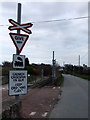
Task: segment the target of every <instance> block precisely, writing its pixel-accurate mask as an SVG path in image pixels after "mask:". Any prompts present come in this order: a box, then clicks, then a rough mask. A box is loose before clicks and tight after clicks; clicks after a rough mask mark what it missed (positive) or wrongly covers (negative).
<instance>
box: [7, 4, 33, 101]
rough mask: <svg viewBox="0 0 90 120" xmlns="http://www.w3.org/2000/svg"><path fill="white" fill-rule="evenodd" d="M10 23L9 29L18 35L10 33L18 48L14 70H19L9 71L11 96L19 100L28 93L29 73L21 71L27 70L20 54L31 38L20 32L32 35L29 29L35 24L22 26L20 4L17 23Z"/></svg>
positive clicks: (23, 58) (14, 57)
mask: <svg viewBox="0 0 90 120" xmlns="http://www.w3.org/2000/svg"><path fill="white" fill-rule="evenodd" d="M9 22H10V23H11V24H12V25H13V26H9V28H8V29H9V30H11V31H12V30H17V33H9V35H10V37H11V39H12V41H13V43H14V44H15V47H16V54H14V55H13V68H16V69H17V70H11V71H9V95H15V99H16V100H18V99H19V95H20V94H26V93H27V71H26V70H19V69H23V68H25V56H24V55H20V52H21V51H22V49H23V47H24V45H25V43H26V41H27V40H28V38H29V36H28V35H26V34H20V30H22V31H24V32H26V33H28V34H32V32H31V30H29V29H28V28H29V27H32V25H33V24H32V23H27V24H21V3H18V15H17V22H16V21H14V20H12V19H9Z"/></svg>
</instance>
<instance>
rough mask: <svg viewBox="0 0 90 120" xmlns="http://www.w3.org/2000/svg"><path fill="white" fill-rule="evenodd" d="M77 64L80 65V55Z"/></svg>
mask: <svg viewBox="0 0 90 120" xmlns="http://www.w3.org/2000/svg"><path fill="white" fill-rule="evenodd" d="M78 65H79V67H80V55H79V61H78Z"/></svg>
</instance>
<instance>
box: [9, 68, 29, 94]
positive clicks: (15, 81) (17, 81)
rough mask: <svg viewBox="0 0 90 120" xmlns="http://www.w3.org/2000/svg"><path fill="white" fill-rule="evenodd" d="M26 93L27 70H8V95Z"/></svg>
mask: <svg viewBox="0 0 90 120" xmlns="http://www.w3.org/2000/svg"><path fill="white" fill-rule="evenodd" d="M26 93H27V71H26V70H10V71H9V95H20V94H26Z"/></svg>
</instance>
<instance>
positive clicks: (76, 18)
mask: <svg viewBox="0 0 90 120" xmlns="http://www.w3.org/2000/svg"><path fill="white" fill-rule="evenodd" d="M87 18H89V16H82V17H75V18H67V19H54V20H46V21H36V22H33V21H32V22H31V23H49V22H60V21H69V20H79V19H87ZM0 26H9V25H0Z"/></svg>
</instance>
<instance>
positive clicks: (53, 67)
mask: <svg viewBox="0 0 90 120" xmlns="http://www.w3.org/2000/svg"><path fill="white" fill-rule="evenodd" d="M55 64H56V60H54V51H53V59H52V84H53V83H54V79H55V78H56V68H55Z"/></svg>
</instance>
